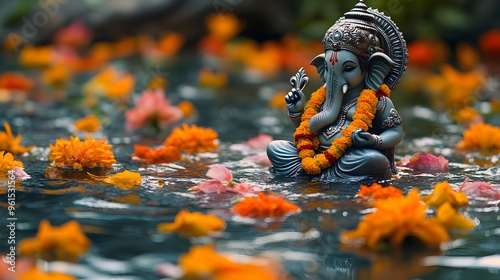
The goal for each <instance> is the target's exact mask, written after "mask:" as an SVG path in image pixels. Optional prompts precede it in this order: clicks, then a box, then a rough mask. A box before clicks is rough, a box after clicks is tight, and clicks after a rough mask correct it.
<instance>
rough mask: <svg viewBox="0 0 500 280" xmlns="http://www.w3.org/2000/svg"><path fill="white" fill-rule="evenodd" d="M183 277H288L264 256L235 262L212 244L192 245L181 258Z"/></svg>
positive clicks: (219, 279) (226, 279) (273, 279)
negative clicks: (218, 251) (217, 250)
mask: <svg viewBox="0 0 500 280" xmlns="http://www.w3.org/2000/svg"><path fill="white" fill-rule="evenodd" d="M179 266H180V268H181V269H182V272H183V274H182V276H181V277H182V279H217V280H230V279H241V280H254V279H262V280H264V279H265V280H278V279H287V278H286V276H285V273H284V272H283V271H281V269H280V267H279V265H277V264H276V263H273V262H270V261H269V260H267V259H264V258H252V259H251V260H250V261H249V262H247V263H240V262H235V261H233V260H231V259H229V258H228V257H225V256H223V255H220V254H218V253H217V252H216V251H215V250H214V249H213V247H212V246H210V245H198V246H192V247H191V248H190V249H189V252H188V253H186V254H183V255H181V256H180V258H179Z"/></svg>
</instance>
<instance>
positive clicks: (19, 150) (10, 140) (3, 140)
mask: <svg viewBox="0 0 500 280" xmlns="http://www.w3.org/2000/svg"><path fill="white" fill-rule="evenodd" d="M3 126H4V127H5V132H3V131H0V151H6V152H9V153H12V154H14V155H18V154H24V153H26V152H29V151H31V149H33V148H34V147H35V146H29V147H24V146H21V145H19V144H20V143H21V141H22V140H23V136H22V135H21V134H20V133H18V134H17V136H16V138H14V135H13V134H12V130H11V129H10V125H9V123H8V122H4V123H3Z"/></svg>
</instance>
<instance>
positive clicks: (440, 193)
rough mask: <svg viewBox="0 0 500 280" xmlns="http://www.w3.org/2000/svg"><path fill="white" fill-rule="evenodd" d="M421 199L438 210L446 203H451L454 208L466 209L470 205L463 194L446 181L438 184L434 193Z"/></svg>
mask: <svg viewBox="0 0 500 280" xmlns="http://www.w3.org/2000/svg"><path fill="white" fill-rule="evenodd" d="M421 199H422V200H423V201H424V202H425V203H426V204H427V205H429V206H431V207H434V208H438V207H439V206H441V205H442V204H443V203H445V202H449V203H450V204H451V205H452V206H453V207H455V208H459V207H465V206H467V205H469V199H468V198H467V195H466V194H465V193H463V192H456V191H454V190H453V189H452V188H451V186H450V184H449V183H448V182H446V181H444V182H440V183H437V184H436V185H435V186H434V190H432V193H431V194H430V195H427V196H422V197H421Z"/></svg>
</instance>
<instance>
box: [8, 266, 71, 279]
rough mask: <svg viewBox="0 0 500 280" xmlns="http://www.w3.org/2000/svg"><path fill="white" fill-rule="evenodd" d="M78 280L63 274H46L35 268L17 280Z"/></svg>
mask: <svg viewBox="0 0 500 280" xmlns="http://www.w3.org/2000/svg"><path fill="white" fill-rule="evenodd" d="M33 279H36V280H77V278H75V277H73V276H71V275H67V274H64V273H61V272H44V271H40V270H38V268H36V267H33V268H32V269H30V270H28V271H27V272H25V273H23V274H21V275H19V278H17V280H33Z"/></svg>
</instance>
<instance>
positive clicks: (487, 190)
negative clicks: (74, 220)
mask: <svg viewBox="0 0 500 280" xmlns="http://www.w3.org/2000/svg"><path fill="white" fill-rule="evenodd" d="M495 187H496V188H499V187H500V185H492V184H491V183H490V182H469V178H465V180H464V182H463V183H462V185H461V186H460V188H459V189H458V191H459V192H463V193H465V194H467V196H471V197H483V198H490V199H493V200H500V190H499V189H496V188H495Z"/></svg>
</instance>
